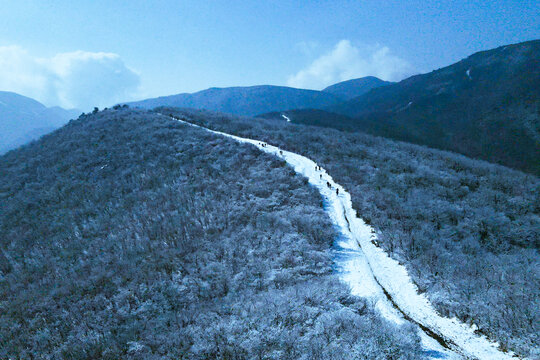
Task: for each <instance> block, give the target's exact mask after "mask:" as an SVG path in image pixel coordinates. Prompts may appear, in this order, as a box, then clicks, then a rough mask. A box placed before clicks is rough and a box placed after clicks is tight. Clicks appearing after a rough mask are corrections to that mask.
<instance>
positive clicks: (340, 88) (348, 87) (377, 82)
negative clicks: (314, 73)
mask: <svg viewBox="0 0 540 360" xmlns="http://www.w3.org/2000/svg"><path fill="white" fill-rule="evenodd" d="M389 84H392V82H389V81H384V80H381V79H379V78H377V77H375V76H365V77H362V78H358V79H351V80H346V81H342V82H339V83H337V84H334V85H330V86H328V87H327V88H325V89H323V90H322V91H323V92H327V93H330V94H333V95H336V96H339V97H342V98H344V99H345V100H350V99H352V98H355V97H357V96H360V95H363V94H365V93H367V92H368V91H370V90H371V89H375V88H377V87H381V86H385V85H389Z"/></svg>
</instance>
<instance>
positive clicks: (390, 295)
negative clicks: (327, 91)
mask: <svg viewBox="0 0 540 360" xmlns="http://www.w3.org/2000/svg"><path fill="white" fill-rule="evenodd" d="M171 118H172V119H173V120H176V121H180V122H182V123H185V124H188V125H191V126H195V127H199V128H202V129H205V130H207V131H210V132H212V133H215V134H219V135H222V136H226V137H229V138H232V139H234V140H236V141H238V142H242V143H250V144H252V145H255V146H257V147H258V148H259V149H260V150H262V151H265V152H267V153H270V154H273V155H275V156H278V157H280V158H282V159H283V160H285V161H286V162H287V163H288V164H289V165H290V166H292V167H293V168H294V170H295V171H296V172H297V173H299V174H302V175H304V176H306V177H307V178H308V180H309V183H310V184H311V185H313V186H315V187H316V188H317V189H318V190H319V192H320V194H321V196H322V197H323V199H324V200H325V203H326V204H327V207H326V211H327V212H328V214H329V216H330V218H331V219H332V221H333V223H334V224H335V225H336V226H337V227H338V228H339V229H340V232H341V233H342V235H343V239H344V240H345V241H341V242H340V244H339V246H340V247H341V248H342V249H344V250H345V251H344V253H347V252H348V251H349V252H352V253H353V254H354V255H353V256H349V257H348V259H347V257H343V256H341V257H339V256H338V257H337V261H338V266H339V267H340V268H341V269H342V272H341V274H340V276H341V278H342V280H343V281H345V282H346V283H348V284H349V286H350V287H351V291H352V293H353V294H354V295H357V296H362V297H367V298H371V299H373V300H374V301H375V302H376V305H377V308H378V309H379V311H380V313H381V314H382V315H383V316H384V317H386V318H387V319H388V320H390V321H394V322H395V323H398V324H399V323H401V322H403V321H404V320H406V321H410V322H413V323H414V324H417V325H418V326H419V328H418V331H419V334H420V336H421V338H422V342H423V345H424V347H425V350H426V353H427V354H432V355H433V356H434V358H441V357H442V358H447V359H458V358H462V357H465V358H467V359H482V360H483V359H512V358H515V355H514V354H513V353H507V352H503V351H501V350H499V349H498V344H497V343H493V342H491V341H490V340H488V339H487V338H486V337H485V336H482V335H477V334H475V328H474V327H470V326H468V325H465V324H463V323H461V322H460V321H459V320H457V319H455V318H454V319H448V318H445V317H442V316H441V315H439V314H438V313H437V311H436V310H435V309H434V308H433V306H432V305H431V303H430V302H429V300H428V299H427V298H426V297H425V296H424V295H423V294H419V293H418V289H417V287H416V285H415V284H414V283H413V282H412V280H411V278H410V276H409V275H408V273H407V270H406V269H405V267H404V266H402V265H400V264H399V263H398V262H397V261H396V260H393V259H392V258H390V257H389V256H388V254H386V253H385V252H384V251H383V250H382V249H381V248H379V247H378V246H376V239H377V237H376V235H375V231H374V229H373V228H372V227H371V226H369V225H367V224H366V223H365V222H364V221H363V220H362V219H361V218H359V217H358V216H357V214H356V211H355V210H354V209H353V207H352V201H351V196H350V194H349V193H348V192H347V191H346V190H345V189H344V188H343V187H342V186H341V185H339V184H336V183H335V182H334V181H333V179H332V177H331V176H330V175H329V174H328V173H327V172H326V171H325V170H324V169H322V168H320V167H319V166H318V165H317V164H316V163H315V162H314V161H312V160H310V159H308V158H306V157H304V156H301V155H298V154H296V153H292V152H289V151H285V150H281V149H279V148H277V147H275V146H272V145H268V144H266V143H264V142H261V141H258V140H252V139H247V138H242V137H238V136H234V135H230V134H227V133H223V132H220V131H215V130H211V129H208V128H204V127H201V126H199V125H195V124H192V123H190V122H188V121H185V120H182V119H180V118H175V117H171ZM349 255H350V254H349ZM340 259H345V261H343V262H341V263H339V260H340ZM359 265H360V266H359ZM366 265H367V266H366ZM366 289H368V290H367V292H366ZM394 306H395V307H394Z"/></svg>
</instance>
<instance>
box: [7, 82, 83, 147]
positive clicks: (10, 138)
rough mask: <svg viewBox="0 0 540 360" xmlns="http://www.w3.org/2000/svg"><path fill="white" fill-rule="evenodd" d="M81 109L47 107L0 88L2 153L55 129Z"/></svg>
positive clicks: (76, 114) (75, 115)
mask: <svg viewBox="0 0 540 360" xmlns="http://www.w3.org/2000/svg"><path fill="white" fill-rule="evenodd" d="M79 113H80V112H79V111H78V110H74V109H73V110H65V109H62V108H60V107H50V108H48V107H46V106H45V105H43V104H42V103H40V102H38V101H36V100H34V99H31V98H29V97H26V96H22V95H19V94H16V93H13V92H7V91H0V134H2V136H1V137H0V154H2V153H4V152H6V151H8V150H11V149H14V148H16V147H18V146H21V145H23V144H25V143H27V142H29V141H32V140H34V139H37V138H39V137H40V136H42V135H44V134H46V133H49V132H51V131H53V130H54V129H56V128H58V127H60V126H62V125H64V124H65V123H66V122H67V121H68V120H69V119H72V118H75V117H77V116H78V114H79Z"/></svg>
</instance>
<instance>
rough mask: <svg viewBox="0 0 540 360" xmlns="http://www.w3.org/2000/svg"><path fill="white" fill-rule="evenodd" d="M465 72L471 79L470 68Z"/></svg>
mask: <svg viewBox="0 0 540 360" xmlns="http://www.w3.org/2000/svg"><path fill="white" fill-rule="evenodd" d="M465 73H466V74H467V77H468V78H469V80H472V77H471V69H469V70H467V71H466V72H465Z"/></svg>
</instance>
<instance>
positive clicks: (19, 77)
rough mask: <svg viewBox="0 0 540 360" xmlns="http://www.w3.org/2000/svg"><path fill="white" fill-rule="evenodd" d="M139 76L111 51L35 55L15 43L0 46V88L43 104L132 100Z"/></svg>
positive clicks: (80, 104) (84, 106)
mask: <svg viewBox="0 0 540 360" xmlns="http://www.w3.org/2000/svg"><path fill="white" fill-rule="evenodd" d="M138 86H139V75H138V74H136V73H135V72H134V71H133V70H131V69H129V68H128V67H127V66H126V65H125V64H124V62H123V61H122V59H121V58H120V56H118V55H117V54H112V53H102V52H99V53H93V52H84V51H75V52H70V53H61V54H57V55H56V56H54V57H52V58H37V57H34V56H32V55H31V54H29V53H28V52H27V51H26V50H24V49H22V48H21V47H18V46H4V47H0V90H5V91H13V92H16V93H19V94H22V95H25V96H29V97H31V98H34V99H36V100H38V101H40V102H42V103H44V104H45V105H48V106H53V105H59V106H62V107H65V108H73V107H76V108H79V109H82V110H88V109H90V108H92V107H93V106H98V107H103V106H109V105H112V104H114V103H116V102H121V101H126V100H130V99H132V98H133V97H134V96H135V95H136V94H135V93H136V92H137V90H138Z"/></svg>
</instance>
